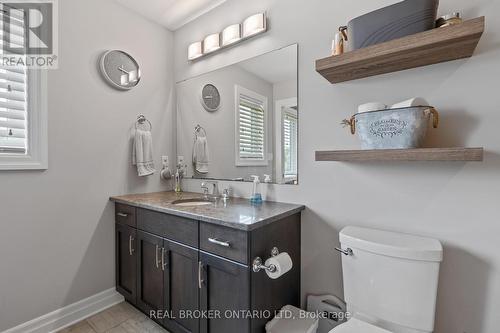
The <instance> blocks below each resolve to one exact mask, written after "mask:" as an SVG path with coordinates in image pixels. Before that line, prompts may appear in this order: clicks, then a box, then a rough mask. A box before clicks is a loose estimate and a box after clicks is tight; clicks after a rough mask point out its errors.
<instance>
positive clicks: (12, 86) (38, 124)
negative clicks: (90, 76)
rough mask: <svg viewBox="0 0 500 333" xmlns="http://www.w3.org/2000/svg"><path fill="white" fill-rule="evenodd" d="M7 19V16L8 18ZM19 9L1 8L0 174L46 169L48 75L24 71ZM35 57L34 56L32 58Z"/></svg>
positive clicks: (23, 34) (24, 42)
mask: <svg viewBox="0 0 500 333" xmlns="http://www.w3.org/2000/svg"><path fill="white" fill-rule="evenodd" d="M7 15H9V16H7ZM25 17H26V16H25V12H24V11H23V10H22V9H16V8H12V7H7V5H6V4H5V3H3V4H0V57H8V58H10V59H12V57H15V59H16V60H15V62H16V63H17V64H18V66H2V65H1V64H3V63H4V62H2V63H0V170H37V169H38V170H43V169H47V164H48V163H47V160H48V153H47V73H46V70H42V69H32V68H29V67H26V66H25V64H26V62H27V58H28V57H31V56H33V55H32V54H26V50H27V47H26V45H27V40H28V34H27V31H28V30H27V26H26V25H27V23H26V20H25ZM35 56H36V55H35Z"/></svg>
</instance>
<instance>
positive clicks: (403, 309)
mask: <svg viewBox="0 0 500 333" xmlns="http://www.w3.org/2000/svg"><path fill="white" fill-rule="evenodd" d="M340 243H341V245H342V248H343V249H347V248H350V249H352V251H353V253H352V255H349V256H346V255H343V256H342V269H343V277H344V296H345V300H346V303H347V306H348V311H350V312H351V313H352V315H354V316H355V317H358V318H361V319H364V320H366V321H367V322H370V323H372V324H374V325H377V326H380V327H382V328H385V329H387V330H390V331H391V332H395V333H407V332H432V331H433V330H434V316H435V311H436V295H437V287H438V277H439V265H440V262H441V261H442V258H443V248H442V246H441V243H440V242H439V241H437V240H435V239H429V238H424V237H418V236H413V235H407V234H400V233H395V232H389V231H381V230H374V229H366V228H358V227H346V228H344V229H343V230H342V231H341V232H340Z"/></svg>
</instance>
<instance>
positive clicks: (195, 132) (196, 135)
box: [194, 125, 207, 137]
mask: <svg viewBox="0 0 500 333" xmlns="http://www.w3.org/2000/svg"><path fill="white" fill-rule="evenodd" d="M198 133H201V134H203V136H205V137H207V132H206V131H205V129H204V128H203V127H201V126H200V125H196V127H195V128H194V136H195V137H198Z"/></svg>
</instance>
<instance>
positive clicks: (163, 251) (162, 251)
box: [161, 248, 167, 271]
mask: <svg viewBox="0 0 500 333" xmlns="http://www.w3.org/2000/svg"><path fill="white" fill-rule="evenodd" d="M166 252H167V250H165V248H162V249H161V270H162V271H164V270H165V267H166V266H167V263H166V262H165V253H166Z"/></svg>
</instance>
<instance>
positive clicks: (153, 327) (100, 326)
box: [58, 302, 168, 333]
mask: <svg viewBox="0 0 500 333" xmlns="http://www.w3.org/2000/svg"><path fill="white" fill-rule="evenodd" d="M58 333H168V332H167V331H166V330H164V329H163V328H162V327H160V325H158V324H156V323H155V322H154V321H152V320H151V319H149V318H148V317H147V316H146V315H144V314H143V313H141V312H139V310H137V309H135V308H134V307H133V306H132V305H130V304H128V303H125V302H123V303H120V304H118V305H115V306H113V307H111V308H109V309H107V310H104V311H103V312H100V313H98V314H95V315H93V316H92V317H89V318H87V319H85V320H83V321H81V322H79V323H76V324H75V325H73V326H70V327H68V328H65V329H63V330H62V331H59V332H58Z"/></svg>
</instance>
